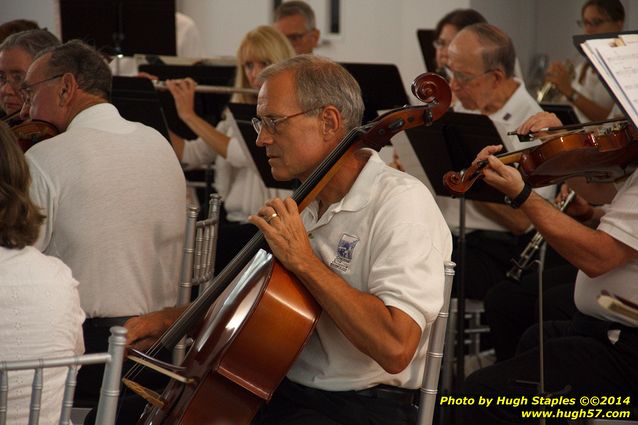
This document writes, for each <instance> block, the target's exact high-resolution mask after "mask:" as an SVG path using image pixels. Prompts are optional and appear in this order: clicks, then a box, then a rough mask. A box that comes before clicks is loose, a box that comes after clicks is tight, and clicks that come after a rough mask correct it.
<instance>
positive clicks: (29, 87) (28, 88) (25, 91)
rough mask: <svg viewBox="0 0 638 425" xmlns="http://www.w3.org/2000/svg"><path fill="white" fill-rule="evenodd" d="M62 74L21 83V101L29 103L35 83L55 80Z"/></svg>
mask: <svg viewBox="0 0 638 425" xmlns="http://www.w3.org/2000/svg"><path fill="white" fill-rule="evenodd" d="M63 76H64V74H58V75H54V76H53V77H49V78H45V79H44V80H41V81H38V82H37V83H33V84H26V83H24V82H23V83H22V87H21V88H20V96H22V101H23V102H24V103H31V99H32V98H33V88H34V87H35V86H37V85H40V84H43V83H46V82H47V81H51V80H55V79H56V78H60V77H63Z"/></svg>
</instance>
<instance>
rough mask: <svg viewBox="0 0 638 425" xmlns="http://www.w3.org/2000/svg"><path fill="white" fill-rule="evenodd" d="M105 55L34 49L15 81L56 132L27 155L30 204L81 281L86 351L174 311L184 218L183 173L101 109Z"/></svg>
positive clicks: (157, 140) (89, 377)
mask: <svg viewBox="0 0 638 425" xmlns="http://www.w3.org/2000/svg"><path fill="white" fill-rule="evenodd" d="M110 90H111V73H110V71H109V68H108V66H107V65H106V63H105V62H104V60H103V59H102V56H101V55H100V54H99V53H98V52H97V51H95V50H94V49H92V48H91V47H89V46H87V45H85V44H84V43H82V42H80V41H78V40H74V41H69V42H68V43H65V44H63V45H60V46H55V47H52V48H49V49H46V50H43V51H41V52H39V53H38V54H37V55H36V58H35V60H34V62H33V63H32V64H31V66H30V67H29V70H28V71H27V74H26V77H25V78H24V81H23V82H22V84H21V91H22V93H23V95H24V98H25V105H24V107H23V114H24V115H27V114H28V115H29V116H30V117H31V118H33V119H40V120H44V121H48V122H50V123H51V124H53V125H54V126H55V127H57V128H58V130H59V131H60V132H61V133H60V134H59V135H58V136H55V137H53V138H50V139H48V140H46V143H39V144H37V145H35V146H33V147H32V148H31V149H29V151H28V152H27V154H26V158H27V162H28V163H29V167H30V171H31V177H32V180H33V184H32V186H31V197H32V199H33V201H34V202H35V203H36V204H37V205H38V206H40V207H41V208H42V211H43V213H44V214H45V215H46V217H47V218H46V219H45V221H44V223H43V225H42V230H41V232H40V237H39V239H38V241H37V242H36V244H35V246H36V248H38V249H40V250H42V252H44V253H45V254H48V255H52V256H54V257H57V258H59V259H61V260H62V261H64V262H65V263H66V264H67V265H68V266H69V267H70V268H71V270H72V271H73V275H74V277H75V278H76V279H77V280H78V281H79V282H80V285H79V292H80V301H81V305H82V309H83V310H84V312H85V313H86V315H87V320H86V321H85V323H84V341H85V346H86V351H87V353H91V352H102V351H105V350H106V349H107V339H108V336H109V328H110V327H111V326H114V325H116V324H123V323H124V322H125V321H126V320H127V319H128V317H130V316H134V315H139V314H143V313H148V312H150V311H154V310H157V309H161V308H162V307H166V306H170V305H175V303H176V301H177V285H176V284H175V282H177V277H178V272H179V270H178V268H179V260H178V259H179V257H180V254H181V250H182V245H183V237H184V225H185V221H186V213H185V208H184V198H185V196H186V193H185V187H186V182H185V180H184V174H183V172H182V170H181V167H180V165H179V161H177V159H176V158H175V154H174V152H173V150H172V149H171V146H170V144H169V143H168V142H167V141H166V139H165V138H164V137H162V135H161V134H160V133H158V132H157V131H155V130H154V129H152V128H150V127H147V126H145V125H143V124H140V123H136V122H130V121H127V120H125V119H123V118H122V117H121V116H120V115H119V113H118V111H117V109H116V108H115V106H113V105H112V104H110V103H109V102H108V98H109V96H110ZM101 377H102V372H101V367H98V366H94V367H83V368H82V369H81V371H80V374H79V376H78V381H79V382H78V389H77V391H76V396H78V397H84V398H95V399H97V395H98V393H99V388H100V382H101Z"/></svg>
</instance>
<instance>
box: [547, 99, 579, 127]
mask: <svg viewBox="0 0 638 425" xmlns="http://www.w3.org/2000/svg"><path fill="white" fill-rule="evenodd" d="M540 105H541V108H543V111H545V112H551V113H554V114H556V116H557V117H558V119H559V120H560V122H562V123H563V125H572V124H578V123H579V122H580V121H579V120H578V117H577V116H576V112H574V108H573V107H572V106H571V105H564V104H560V103H541V104H540Z"/></svg>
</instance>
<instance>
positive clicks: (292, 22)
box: [273, 0, 321, 55]
mask: <svg viewBox="0 0 638 425" xmlns="http://www.w3.org/2000/svg"><path fill="white" fill-rule="evenodd" d="M273 26H274V27H275V28H276V29H277V30H279V31H281V33H282V34H283V35H285V36H286V38H288V40H289V41H290V44H292V47H293V48H294V49H295V52H296V53H297V54H298V55H303V54H309V53H312V52H313V51H314V50H315V48H316V47H317V44H318V43H319V37H320V36H321V32H320V31H319V29H318V28H317V23H316V20H315V11H314V10H312V7H310V5H309V4H308V3H306V2H304V1H299V0H293V1H287V2H283V3H281V4H280V5H279V6H278V7H277V9H276V10H275V21H274V22H273Z"/></svg>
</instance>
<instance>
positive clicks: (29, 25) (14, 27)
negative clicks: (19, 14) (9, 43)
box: [0, 19, 40, 43]
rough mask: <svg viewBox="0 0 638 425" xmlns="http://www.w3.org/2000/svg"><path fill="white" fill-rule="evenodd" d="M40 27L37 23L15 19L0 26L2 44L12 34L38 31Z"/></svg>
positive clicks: (0, 41)
mask: <svg viewBox="0 0 638 425" xmlns="http://www.w3.org/2000/svg"><path fill="white" fill-rule="evenodd" d="M39 28H40V26H39V25H38V23H37V22H35V21H31V20H29V19H14V20H12V21H7V22H5V23H3V24H1V25H0V43H2V42H3V41H4V39H5V38H7V37H9V36H10V35H11V34H15V33H17V32H22V31H27V30H37V29H39Z"/></svg>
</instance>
